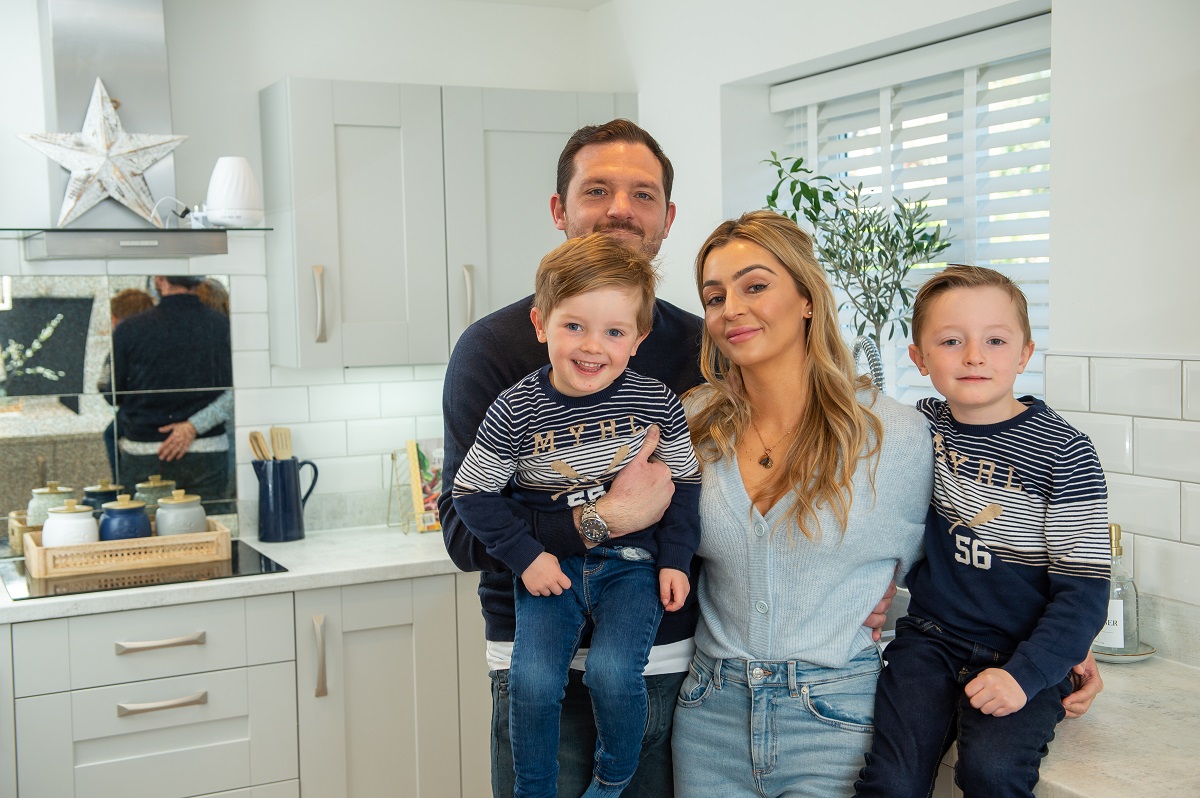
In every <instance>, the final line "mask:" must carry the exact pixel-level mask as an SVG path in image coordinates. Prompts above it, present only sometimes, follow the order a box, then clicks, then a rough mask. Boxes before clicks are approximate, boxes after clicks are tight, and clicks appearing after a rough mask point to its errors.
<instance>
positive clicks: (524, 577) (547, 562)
mask: <svg viewBox="0 0 1200 798" xmlns="http://www.w3.org/2000/svg"><path fill="white" fill-rule="evenodd" d="M521 581H522V582H523V583H524V584H525V589H526V590H528V591H529V592H530V593H532V594H533V595H535V596H549V595H550V594H551V593H553V594H554V595H556V596H561V595H562V592H563V591H564V590H566V589H567V588H569V587H571V580H570V579H567V575H566V574H564V573H563V571H562V568H560V567H559V566H558V558H557V557H555V556H554V555H553V554H551V553H550V552H548V551H543V552H542V553H541V554H539V555H538V556H537V559H535V560H534V561H533V562H531V563H530V564H529V567H528V568H526V569H525V572H524V573H523V574H521Z"/></svg>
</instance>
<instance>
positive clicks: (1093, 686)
mask: <svg viewBox="0 0 1200 798" xmlns="http://www.w3.org/2000/svg"><path fill="white" fill-rule="evenodd" d="M1070 676H1071V681H1072V682H1073V683H1074V684H1075V692H1073V693H1071V694H1070V695H1069V696H1067V697H1066V698H1064V699H1063V709H1065V710H1066V711H1067V717H1068V718H1078V717H1080V716H1081V715H1083V714H1084V713H1085V712H1087V711H1088V710H1089V709H1090V708H1091V706H1092V702H1093V701H1095V700H1096V696H1098V695H1100V691H1101V690H1103V689H1104V680H1103V679H1101V678H1100V668H1099V667H1097V665H1096V658H1095V657H1093V656H1092V653H1091V652H1090V651H1089V652H1088V655H1087V659H1085V660H1084V661H1083V662H1081V663H1079V664H1078V665H1076V666H1075V667H1074V668H1072V669H1071V674H1070Z"/></svg>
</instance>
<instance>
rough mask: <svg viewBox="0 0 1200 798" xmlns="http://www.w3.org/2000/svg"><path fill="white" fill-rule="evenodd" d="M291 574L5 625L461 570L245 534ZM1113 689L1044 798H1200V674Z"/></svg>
mask: <svg viewBox="0 0 1200 798" xmlns="http://www.w3.org/2000/svg"><path fill="white" fill-rule="evenodd" d="M244 541H245V542H246V543H249V544H250V545H252V546H253V547H254V548H255V549H258V550H259V551H261V552H262V553H264V554H266V555H267V556H268V557H270V558H271V559H273V560H275V561H276V562H278V563H280V564H281V565H283V566H284V567H285V568H287V569H288V571H287V573H277V574H263V575H260V576H247V577H238V578H233V579H214V580H211V581H205V582H187V583H182V584H175V585H162V586H154V587H139V588H132V589H127V590H113V591H106V592H100V593H87V594H80V595H76V596H64V597H55V598H38V599H29V600H25V601H20V602H14V601H12V600H11V599H9V598H8V594H7V593H3V594H2V595H0V623H17V622H21V621H34V620H42V619H45V618H62V617H69V616H74V615H91V614H96V613H102V612H114V611H119V610H129V609H140V608H143V607H154V606H162V605H168V604H189V603H193V602H199V601H215V600H218V599H226V598H239V597H244V596H256V595H264V594H269V593H282V592H290V591H295V590H309V589H313V588H322V587H336V586H340V585H351V584H360V583H365V582H378V581H385V580H391V579H407V578H412V577H419V576H432V575H436V574H449V573H455V572H456V570H457V569H456V568H455V567H454V565H453V563H451V562H450V559H449V557H448V556H447V555H446V551H445V548H444V547H443V544H442V536H441V535H440V534H438V533H436V532H432V533H430V532H426V533H415V532H414V533H409V534H404V533H403V532H401V531H400V530H397V529H390V528H388V527H382V526H375V527H358V528H351V529H337V530H320V531H315V532H309V533H308V535H307V537H305V539H304V540H299V541H293V542H290V543H261V542H259V541H258V540H256V539H254V538H253V537H246V538H244ZM1101 673H1102V675H1103V677H1104V684H1105V688H1104V692H1103V693H1101V695H1100V697H1099V698H1098V699H1097V701H1096V703H1095V704H1094V705H1093V707H1092V709H1091V711H1090V712H1088V714H1087V715H1085V716H1084V717H1083V718H1080V719H1078V720H1064V721H1063V722H1062V723H1061V724H1059V726H1058V729H1057V734H1056V736H1055V740H1054V742H1053V743H1051V745H1050V754H1049V756H1048V757H1047V758H1046V759H1045V761H1044V762H1043V763H1042V769H1041V773H1042V778H1041V782H1040V783H1039V784H1038V788H1037V795H1038V796H1039V798H1082V797H1083V796H1087V797H1088V798H1128V796H1135V795H1136V796H1143V795H1146V796H1150V795H1153V796H1156V797H1157V798H1173V797H1174V796H1180V797H1181V798H1182V797H1183V796H1186V797H1187V798H1195V796H1198V795H1200V722H1198V720H1197V719H1198V718H1200V669H1196V668H1192V667H1189V666H1186V665H1182V664H1180V663H1177V662H1173V661H1171V660H1164V659H1160V658H1158V657H1151V658H1150V659H1148V660H1145V661H1143V662H1137V663H1128V664H1102V665H1101Z"/></svg>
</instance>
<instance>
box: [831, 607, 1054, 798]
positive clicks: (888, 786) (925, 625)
mask: <svg viewBox="0 0 1200 798" xmlns="http://www.w3.org/2000/svg"><path fill="white" fill-rule="evenodd" d="M1008 658H1009V655H1008V654H1005V653H1003V652H1000V651H994V650H992V649H990V648H987V647H986V646H981V645H979V644H978V643H972V642H971V641H969V640H966V639H964V638H962V637H959V636H958V635H956V634H954V633H952V632H949V631H947V630H945V629H942V628H941V627H940V626H938V625H937V624H935V623H932V622H931V621H927V620H924V619H923V618H918V617H916V616H914V615H908V616H905V617H903V618H901V619H900V620H899V621H898V622H897V624H896V639H895V640H893V641H892V642H891V643H890V644H888V647H887V649H886V650H885V651H884V659H886V660H887V667H886V668H884V670H883V675H882V676H880V677H879V694H878V696H877V700H876V703H875V741H874V743H873V744H872V746H871V751H870V753H869V754H867V765H866V767H864V768H863V770H862V779H861V781H859V782H858V783H856V784H855V785H854V786H855V787H856V788H857V790H858V792H857V795H859V796H864V797H865V796H887V797H888V798H906V796H912V798H926V797H927V796H929V795H930V794H931V792H932V791H933V782H934V778H935V777H936V776H937V770H938V763H939V762H941V759H942V756H944V755H945V753H946V751H947V750H948V749H949V748H950V744H951V743H953V742H954V740H955V738H957V739H958V764H957V766H956V767H955V778H954V780H955V782H956V783H957V784H958V786H959V788H960V789H962V791H963V793H964V794H965V795H966V796H968V798H970V796H975V795H989V796H1026V797H1027V798H1031V796H1032V795H1033V786H1034V785H1035V784H1037V780H1038V766H1039V765H1040V764H1041V760H1042V757H1044V756H1045V755H1046V753H1047V750H1048V749H1047V744H1048V743H1049V742H1050V741H1051V740H1052V739H1054V726H1055V724H1057V723H1058V722H1059V721H1060V720H1062V718H1063V716H1064V715H1065V714H1066V713H1065V710H1064V709H1063V705H1062V699H1063V698H1064V697H1066V696H1067V695H1069V694H1070V692H1071V690H1072V686H1071V680H1070V678H1069V677H1068V678H1064V679H1063V681H1062V682H1060V683H1059V684H1056V685H1053V686H1051V687H1048V688H1046V689H1045V690H1042V691H1041V692H1039V693H1038V694H1037V695H1034V696H1032V697H1031V698H1030V699H1029V701H1028V702H1027V703H1026V704H1025V706H1024V707H1022V708H1021V710H1020V711H1019V712H1014V713H1013V714H1011V715H1005V716H1004V717H1000V718H997V717H993V716H991V715H985V714H983V713H982V712H980V711H979V710H977V709H975V708H974V707H972V706H971V702H970V699H968V698H967V696H966V693H965V692H964V691H963V688H964V687H965V686H966V684H967V682H969V681H971V680H972V679H974V678H975V677H976V676H977V675H978V674H979V673H980V672H981V671H983V670H985V669H987V668H998V667H1001V666H1003V665H1004V663H1005V662H1007V661H1008Z"/></svg>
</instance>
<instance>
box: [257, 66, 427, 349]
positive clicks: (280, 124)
mask: <svg viewBox="0 0 1200 798" xmlns="http://www.w3.org/2000/svg"><path fill="white" fill-rule="evenodd" d="M259 105H260V113H261V124H262V139H263V183H264V188H265V191H264V200H265V203H266V216H267V218H266V225H267V226H268V227H272V228H274V229H273V231H272V232H270V233H268V236H267V274H268V283H269V287H270V296H269V302H270V314H269V318H270V337H271V342H270V343H271V362H272V363H274V364H276V365H280V366H289V367H293V368H313V367H338V366H383V365H396V364H405V363H438V362H444V361H445V360H446V359H447V358H448V356H449V340H448V327H447V316H446V313H447V305H446V230H445V201H444V194H443V191H442V185H443V184H442V125H441V90H440V89H439V88H438V87H437V86H409V85H398V84H387V83H361V82H348V81H329V80H310V79H296V78H290V79H287V80H283V81H280V82H279V83H276V84H274V85H272V86H270V87H268V88H266V89H264V90H263V91H262V92H260V94H259Z"/></svg>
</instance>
